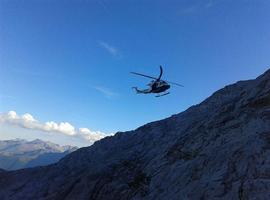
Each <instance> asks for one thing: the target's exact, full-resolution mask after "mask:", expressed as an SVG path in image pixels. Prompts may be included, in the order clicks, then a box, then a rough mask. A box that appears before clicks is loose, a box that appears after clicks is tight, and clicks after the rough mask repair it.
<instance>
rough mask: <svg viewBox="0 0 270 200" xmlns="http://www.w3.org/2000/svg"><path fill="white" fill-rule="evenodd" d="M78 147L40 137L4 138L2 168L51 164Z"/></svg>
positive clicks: (1, 146)
mask: <svg viewBox="0 0 270 200" xmlns="http://www.w3.org/2000/svg"><path fill="white" fill-rule="evenodd" d="M76 149H78V148H77V147H73V146H60V145H58V144H54V143H52V142H48V141H46V142H45V141H42V140H39V139H36V140H33V141H26V140H22V139H15V140H2V141H0V168H1V169H4V170H16V169H22V168H28V167H36V166H44V165H49V164H52V163H55V162H57V161H59V160H60V159H61V158H63V157H64V156H65V155H67V154H69V153H71V152H73V151H75V150H76ZM0 172H1V171H0Z"/></svg>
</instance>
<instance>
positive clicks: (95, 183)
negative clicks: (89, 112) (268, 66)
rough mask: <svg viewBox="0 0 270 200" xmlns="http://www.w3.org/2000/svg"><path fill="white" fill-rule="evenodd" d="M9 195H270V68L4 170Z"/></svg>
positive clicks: (1, 180)
mask: <svg viewBox="0 0 270 200" xmlns="http://www.w3.org/2000/svg"><path fill="white" fill-rule="evenodd" d="M0 197H1V199H95V200H103V199H104V200H105V199H146V200H147V199H153V200H157V199H171V200H174V199H255V198H256V199H269V197H270V70H268V71H267V72H266V73H264V74H263V75H261V76H260V77H258V78H257V79H255V80H250V81H240V82H237V83H236V84H233V85H230V86H227V87H225V88H223V89H221V90H219V91H217V92H216V93H214V94H213V95H212V96H211V97H209V98H208V99H206V100H205V101H203V102H202V103H200V104H198V105H196V106H192V107H191V108H189V109H188V110H186V111H185V112H182V113H180V114H177V115H174V116H172V117H170V118H167V119H164V120H161V121H157V122H152V123H149V124H146V125H144V126H142V127H140V128H138V129H136V130H134V131H130V132H125V133H117V134H116V135H115V136H112V137H107V138H104V139H102V140H100V141H98V142H96V143H95V144H94V145H92V146H90V147H87V148H81V149H79V150H77V151H75V152H74V153H71V154H69V155H68V156H66V157H65V158H64V159H62V160H61V161H60V162H58V163H57V164H54V165H51V166H48V167H39V168H33V169H26V170H19V171H14V172H2V173H0Z"/></svg>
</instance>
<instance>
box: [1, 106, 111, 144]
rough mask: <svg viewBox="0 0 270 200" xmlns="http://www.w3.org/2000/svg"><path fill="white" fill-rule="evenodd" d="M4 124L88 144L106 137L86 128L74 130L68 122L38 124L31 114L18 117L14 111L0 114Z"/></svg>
mask: <svg viewBox="0 0 270 200" xmlns="http://www.w3.org/2000/svg"><path fill="white" fill-rule="evenodd" d="M1 123H3V124H4V123H6V124H9V125H15V126H19V127H22V128H25V129H32V130H38V131H44V132H49V133H60V134H64V135H68V136H72V137H80V138H82V139H85V140H87V141H89V142H95V141H97V140H100V139H102V138H103V137H105V136H106V134H105V133H102V132H100V131H91V130H90V129H88V128H78V129H76V128H75V127H74V126H72V125H71V124H70V123H68V122H60V123H56V122H54V121H49V122H45V123H42V122H39V121H38V120H36V119H35V118H34V117H33V116H32V115H31V114H29V113H25V114H23V115H21V116H20V115H18V114H17V113H16V112H15V111H9V112H7V113H0V124H1Z"/></svg>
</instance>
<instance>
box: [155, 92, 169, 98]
mask: <svg viewBox="0 0 270 200" xmlns="http://www.w3.org/2000/svg"><path fill="white" fill-rule="evenodd" d="M168 94H170V93H169V92H167V93H164V94H160V95H157V96H156V97H162V96H165V95H168Z"/></svg>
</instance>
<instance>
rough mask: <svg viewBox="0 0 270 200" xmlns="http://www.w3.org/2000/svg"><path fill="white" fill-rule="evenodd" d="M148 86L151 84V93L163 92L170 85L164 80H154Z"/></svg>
mask: <svg viewBox="0 0 270 200" xmlns="http://www.w3.org/2000/svg"><path fill="white" fill-rule="evenodd" d="M150 86H151V93H161V92H165V91H166V90H168V89H169V88H170V87H171V86H170V85H169V84H168V83H166V82H165V81H154V82H153V83H152V84H151V85H150Z"/></svg>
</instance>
